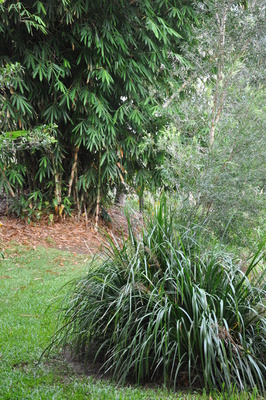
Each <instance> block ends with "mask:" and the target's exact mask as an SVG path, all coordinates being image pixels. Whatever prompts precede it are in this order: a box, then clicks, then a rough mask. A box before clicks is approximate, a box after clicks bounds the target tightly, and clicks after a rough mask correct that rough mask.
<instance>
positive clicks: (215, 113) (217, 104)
mask: <svg viewBox="0 0 266 400" xmlns="http://www.w3.org/2000/svg"><path fill="white" fill-rule="evenodd" d="M228 7H229V6H228ZM228 7H226V8H225V10H224V12H223V15H222V16H221V18H220V17H219V15H218V14H217V15H216V19H217V22H218V24H219V27H220V35H219V46H218V65H217V80H216V88H215V94H214V99H213V107H212V121H211V129H210V133H209V146H210V147H212V145H213V142H214V136H215V130H216V127H217V124H218V122H219V120H220V117H221V112H222V109H223V105H224V96H225V89H223V91H222V93H221V92H220V90H221V89H220V87H221V85H222V81H223V70H224V46H225V23H226V18H227V12H228Z"/></svg>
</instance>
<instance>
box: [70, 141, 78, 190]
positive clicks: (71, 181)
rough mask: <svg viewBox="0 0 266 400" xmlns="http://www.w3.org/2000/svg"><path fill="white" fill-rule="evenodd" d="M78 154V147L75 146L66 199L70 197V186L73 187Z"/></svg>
mask: <svg viewBox="0 0 266 400" xmlns="http://www.w3.org/2000/svg"><path fill="white" fill-rule="evenodd" d="M78 152H79V147H78V146H75V147H74V149H73V153H74V162H73V165H72V169H71V175H70V180H69V186H68V197H70V195H71V190H72V186H73V182H74V177H75V172H76V167H77V162H78Z"/></svg>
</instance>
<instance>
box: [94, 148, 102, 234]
mask: <svg viewBox="0 0 266 400" xmlns="http://www.w3.org/2000/svg"><path fill="white" fill-rule="evenodd" d="M101 158H102V154H101V151H100V153H99V170H98V186H97V200H96V215H95V230H96V232H97V231H98V222H99V215H100V202H101Z"/></svg>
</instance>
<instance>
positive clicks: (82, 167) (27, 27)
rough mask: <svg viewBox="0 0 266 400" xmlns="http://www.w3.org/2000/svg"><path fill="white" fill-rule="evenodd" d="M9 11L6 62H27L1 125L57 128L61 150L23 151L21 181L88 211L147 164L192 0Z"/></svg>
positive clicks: (0, 33)
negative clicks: (149, 139) (149, 129)
mask: <svg viewBox="0 0 266 400" xmlns="http://www.w3.org/2000/svg"><path fill="white" fill-rule="evenodd" d="M0 11H1V16H0V38H1V43H2V46H1V50H0V63H1V65H2V66H7V65H9V64H10V63H13V64H15V63H19V64H20V65H21V73H20V79H13V83H12V85H9V87H8V90H6V91H5V94H4V97H3V104H2V110H3V112H4V114H5V118H3V119H2V120H1V130H2V131H5V130H11V129H15V130H17V129H18V128H19V129H32V128H33V127H36V125H37V126H38V125H42V124H56V125H57V134H56V140H57V145H55V146H54V149H53V151H52V152H49V154H48V153H47V152H40V150H38V151H35V150H34V151H28V152H27V154H24V157H20V159H23V160H24V164H25V165H26V170H25V169H24V170H23V169H20V173H21V171H24V172H23V173H22V176H21V180H20V181H19V180H15V181H14V186H16V185H17V186H21V184H20V182H23V185H22V186H23V189H27V190H28V189H31V190H32V189H34V190H35V191H36V190H42V191H44V192H45V191H46V193H47V192H48V194H49V196H48V197H50V199H51V198H53V197H54V193H55V194H56V196H55V200H56V202H57V203H61V201H62V197H64V196H68V197H71V199H72V200H73V202H74V204H75V205H76V206H77V207H79V208H81V207H82V203H83V205H84V206H85V207H87V205H88V204H92V203H95V200H96V187H97V186H99V184H100V185H101V194H102V195H105V194H106V193H107V189H108V187H111V186H112V185H119V183H120V182H121V181H122V182H123V181H124V180H125V179H126V177H127V175H128V176H131V177H132V175H134V173H135V171H136V169H138V168H141V167H142V165H141V158H142V156H143V152H142V154H141V151H140V149H139V144H140V142H141V141H142V138H143V135H144V133H145V126H147V124H149V125H150V124H151V123H152V122H153V121H152V116H153V115H154V113H155V111H156V109H157V107H158V106H159V105H160V102H161V99H162V93H164V91H165V90H167V86H166V85H163V83H166V78H167V76H168V74H169V71H170V70H171V67H172V65H171V59H172V58H173V57H174V56H175V54H177V53H178V51H179V44H180V42H181V40H182V39H183V38H184V37H185V35H186V29H188V28H189V22H190V21H191V20H192V19H193V18H194V17H193V15H194V13H193V8H192V2H190V1H178V0H171V1H169V0H154V1H147V0H145V1H134V0H131V1H124V0H119V1H114V0H113V1H109V0H108V1H107V0H101V1H97V2H95V1H93V0H76V1H68V0H56V1H45V2H42V1H35V2H32V1H29V0H24V1H18V2H17V1H16V2H14V1H11V0H6V1H4V2H3V3H2V4H0ZM155 130H156V127H155V128H154V131H155ZM51 171H53V174H52V173H51Z"/></svg>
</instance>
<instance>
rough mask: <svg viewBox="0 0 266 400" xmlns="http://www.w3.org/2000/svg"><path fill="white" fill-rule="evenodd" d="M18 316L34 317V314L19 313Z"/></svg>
mask: <svg viewBox="0 0 266 400" xmlns="http://www.w3.org/2000/svg"><path fill="white" fill-rule="evenodd" d="M19 316H20V317H34V315H30V314H19Z"/></svg>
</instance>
